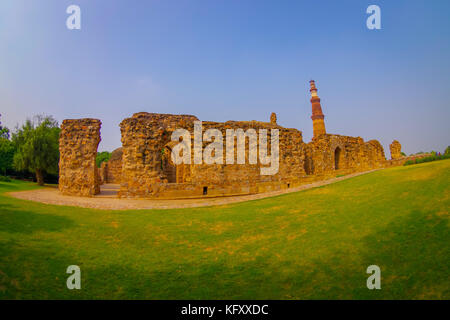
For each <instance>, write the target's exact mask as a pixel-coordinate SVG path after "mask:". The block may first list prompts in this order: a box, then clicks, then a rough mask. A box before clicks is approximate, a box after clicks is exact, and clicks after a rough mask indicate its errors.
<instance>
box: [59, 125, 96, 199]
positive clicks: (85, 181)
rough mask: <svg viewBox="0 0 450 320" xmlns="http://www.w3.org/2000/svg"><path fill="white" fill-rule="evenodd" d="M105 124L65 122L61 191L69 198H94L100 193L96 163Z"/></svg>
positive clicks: (60, 171) (60, 168) (63, 128)
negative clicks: (102, 127) (102, 126)
mask: <svg viewBox="0 0 450 320" xmlns="http://www.w3.org/2000/svg"><path fill="white" fill-rule="evenodd" d="M100 127H101V122H100V120H97V119H76V120H64V121H63V123H62V125H61V133H60V138H59V153H60V159H59V190H60V191H61V192H62V193H63V194H67V195H80V196H93V195H95V194H97V193H99V192H100V185H99V177H98V170H97V166H96V164H95V157H96V156H97V147H98V144H99V143H100Z"/></svg>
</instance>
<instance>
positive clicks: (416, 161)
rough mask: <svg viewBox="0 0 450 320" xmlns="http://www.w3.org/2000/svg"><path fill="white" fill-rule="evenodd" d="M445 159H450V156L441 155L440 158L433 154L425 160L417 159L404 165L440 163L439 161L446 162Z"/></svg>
mask: <svg viewBox="0 0 450 320" xmlns="http://www.w3.org/2000/svg"><path fill="white" fill-rule="evenodd" d="M444 159H450V154H441V155H440V156H438V155H436V154H433V155H432V156H429V157H425V158H417V159H415V160H407V161H406V162H405V163H404V164H403V165H404V166H409V165H412V164H419V163H425V162H431V161H438V160H444Z"/></svg>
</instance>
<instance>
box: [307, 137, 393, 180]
mask: <svg viewBox="0 0 450 320" xmlns="http://www.w3.org/2000/svg"><path fill="white" fill-rule="evenodd" d="M308 147H309V148H310V151H309V152H307V157H308V158H309V159H311V160H310V161H308V162H307V165H308V170H307V172H308V174H313V175H325V176H332V175H335V174H336V171H339V172H342V173H347V172H358V171H365V170H370V169H375V168H381V167H383V166H384V165H385V161H386V159H385V156H384V150H383V147H382V146H381V144H380V143H379V142H378V141H376V140H370V141H368V142H364V140H363V139H362V138H360V137H348V136H341V135H334V134H325V135H321V136H320V137H318V138H314V139H313V140H312V141H311V142H310V143H309V144H308Z"/></svg>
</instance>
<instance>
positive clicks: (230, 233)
mask: <svg viewBox="0 0 450 320" xmlns="http://www.w3.org/2000/svg"><path fill="white" fill-rule="evenodd" d="M33 187H34V186H32V184H30V183H25V182H18V181H14V182H11V183H0V298H2V299H30V298H36V299H49V298H50V299H86V298H100V299H129V298H134V299H328V298H330V299H450V246H449V243H450V233H449V207H450V160H444V161H438V162H431V163H425V164H419V165H414V166H406V167H396V168H391V169H386V170H381V171H376V172H373V173H369V174H366V175H362V176H358V177H355V178H351V179H348V180H345V181H341V182H338V183H335V184H332V185H328V186H324V187H320V188H316V189H310V190H306V191H303V192H297V193H291V194H286V195H282V196H277V197H273V198H267V199H262V200H256V201H249V202H244V203H239V204H232V205H228V206H217V207H208V208H196V209H178V210H136V211H103V210H93V209H82V208H76V207H61V206H54V205H45V204H40V203H35V202H30V201H24V200H18V199H14V198H11V197H8V196H6V195H4V192H8V191H17V190H26V189H29V188H33ZM372 264H375V265H378V266H379V267H380V268H381V288H382V289H381V290H368V289H367V287H366V280H367V277H368V276H369V275H368V274H366V269H367V267H368V266H369V265H372ZM69 265H78V266H80V268H81V275H82V283H81V286H82V288H81V290H68V289H67V288H66V279H67V277H68V276H69V275H68V274H66V268H67V267H68V266H69Z"/></svg>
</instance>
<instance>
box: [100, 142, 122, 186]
mask: <svg viewBox="0 0 450 320" xmlns="http://www.w3.org/2000/svg"><path fill="white" fill-rule="evenodd" d="M122 156H123V152H122V148H117V149H116V150H114V151H113V152H112V154H111V158H110V159H109V160H108V161H104V162H102V164H101V166H100V169H99V172H100V181H101V183H102V184H103V183H114V184H119V183H120V181H121V177H122Z"/></svg>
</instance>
